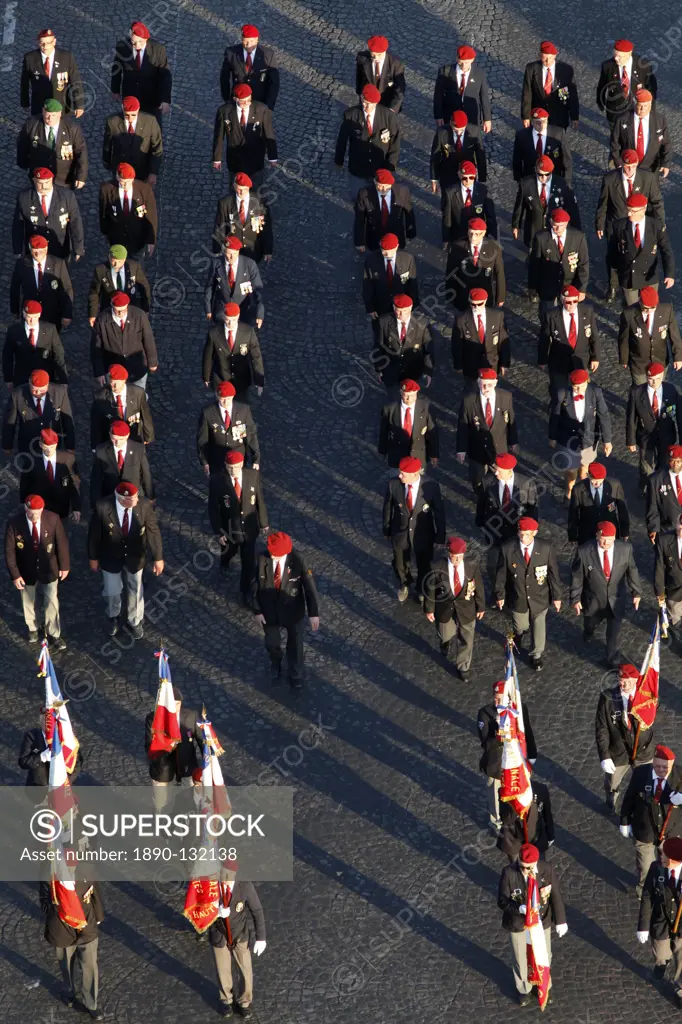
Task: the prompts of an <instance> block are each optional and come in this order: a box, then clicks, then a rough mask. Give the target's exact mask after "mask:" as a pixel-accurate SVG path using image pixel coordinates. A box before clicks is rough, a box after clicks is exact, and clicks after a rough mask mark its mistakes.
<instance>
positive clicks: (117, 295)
mask: <svg viewBox="0 0 682 1024" xmlns="http://www.w3.org/2000/svg"><path fill="white" fill-rule="evenodd" d="M111 305H112V306H114V307H115V308H116V309H123V308H124V307H125V306H129V305H130V296H129V295H126V293H125V292H114V294H113V295H112V296H111Z"/></svg>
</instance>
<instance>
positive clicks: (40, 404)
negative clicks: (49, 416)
mask: <svg viewBox="0 0 682 1024" xmlns="http://www.w3.org/2000/svg"><path fill="white" fill-rule="evenodd" d="M36 412H37V413H38V416H39V417H42V415H43V400H42V398H36Z"/></svg>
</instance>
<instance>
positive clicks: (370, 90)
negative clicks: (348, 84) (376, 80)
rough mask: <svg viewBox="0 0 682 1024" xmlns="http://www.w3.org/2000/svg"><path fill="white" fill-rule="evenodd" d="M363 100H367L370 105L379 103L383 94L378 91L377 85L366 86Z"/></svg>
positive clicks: (363, 91)
mask: <svg viewBox="0 0 682 1024" xmlns="http://www.w3.org/2000/svg"><path fill="white" fill-rule="evenodd" d="M362 98H363V100H367V102H368V103H378V102H379V100H380V99H381V93H380V92H379V90H378V89H377V87H376V85H369V84H368V85H365V86H364V87H363V90H362Z"/></svg>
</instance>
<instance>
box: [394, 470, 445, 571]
mask: <svg viewBox="0 0 682 1024" xmlns="http://www.w3.org/2000/svg"><path fill="white" fill-rule="evenodd" d="M383 530H384V537H388V538H390V540H391V541H392V543H393V546H394V548H399V549H400V550H402V551H406V550H407V549H408V548H412V549H413V550H414V551H431V552H432V551H433V546H434V544H445V505H444V503H443V497H442V495H441V491H440V487H439V486H438V484H437V483H436V481H435V480H425V479H424V477H422V478H421V479H420V481H419V490H418V492H417V502H416V504H415V506H414V508H413V509H412V512H408V509H407V505H406V503H405V484H403V483H401V481H400V480H399V479H398V477H394V478H393V479H392V480H389V481H388V486H387V487H386V494H385V496H384V510H383Z"/></svg>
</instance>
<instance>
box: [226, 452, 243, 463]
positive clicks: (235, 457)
mask: <svg viewBox="0 0 682 1024" xmlns="http://www.w3.org/2000/svg"><path fill="white" fill-rule="evenodd" d="M243 461H244V453H243V452H240V451H237V449H236V448H235V449H233V450H232V451H231V452H228V453H227V454H226V456H225V465H226V466H241V464H242V462H243Z"/></svg>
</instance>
